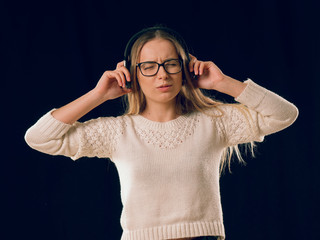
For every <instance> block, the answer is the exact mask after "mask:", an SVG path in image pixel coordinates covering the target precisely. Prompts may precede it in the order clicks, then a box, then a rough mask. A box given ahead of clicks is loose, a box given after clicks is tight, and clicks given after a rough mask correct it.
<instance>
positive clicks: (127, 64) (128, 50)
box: [124, 27, 190, 88]
mask: <svg viewBox="0 0 320 240" xmlns="http://www.w3.org/2000/svg"><path fill="white" fill-rule="evenodd" d="M158 30H160V31H164V32H166V33H168V34H169V35H171V36H173V37H174V38H175V39H176V40H177V41H178V42H179V44H180V45H181V46H182V48H183V50H184V52H185V54H186V56H187V60H188V62H189V61H190V56H189V49H188V46H187V44H186V42H185V41H184V39H183V38H182V36H181V35H180V34H179V33H178V32H176V31H175V30H173V29H171V28H168V27H149V28H145V29H142V30H141V31H140V32H137V33H136V34H134V35H133V36H132V37H131V38H130V40H129V42H128V43H127V45H126V48H125V50H124V66H125V67H126V68H127V69H128V70H129V71H130V66H131V59H130V54H131V48H132V46H133V44H134V43H135V42H136V40H137V39H138V38H139V37H141V36H142V35H143V34H145V33H147V32H156V31H158ZM126 88H131V82H127V81H126Z"/></svg>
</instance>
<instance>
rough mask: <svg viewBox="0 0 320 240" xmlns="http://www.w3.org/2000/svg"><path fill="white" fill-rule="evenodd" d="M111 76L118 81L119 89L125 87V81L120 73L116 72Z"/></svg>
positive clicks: (111, 73)
mask: <svg viewBox="0 0 320 240" xmlns="http://www.w3.org/2000/svg"><path fill="white" fill-rule="evenodd" d="M110 76H111V77H113V78H115V79H116V80H117V82H118V85H119V87H123V81H122V78H121V75H120V74H119V72H116V71H113V72H110Z"/></svg>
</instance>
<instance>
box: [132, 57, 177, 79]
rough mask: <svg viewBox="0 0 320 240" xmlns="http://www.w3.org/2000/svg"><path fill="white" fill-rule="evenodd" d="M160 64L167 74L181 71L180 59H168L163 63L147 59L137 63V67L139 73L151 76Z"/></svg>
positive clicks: (155, 72)
mask: <svg viewBox="0 0 320 240" xmlns="http://www.w3.org/2000/svg"><path fill="white" fill-rule="evenodd" d="M161 66H162V67H163V68H164V70H165V71H166V72H167V73H168V74H175V73H179V72H181V70H182V61H181V60H180V59H168V60H166V61H164V62H163V63H157V62H152V61H149V62H141V63H138V64H137V67H139V69H140V72H141V74H142V75H143V76H146V77H152V76H154V75H156V74H157V73H158V71H159V69H160V67H161Z"/></svg>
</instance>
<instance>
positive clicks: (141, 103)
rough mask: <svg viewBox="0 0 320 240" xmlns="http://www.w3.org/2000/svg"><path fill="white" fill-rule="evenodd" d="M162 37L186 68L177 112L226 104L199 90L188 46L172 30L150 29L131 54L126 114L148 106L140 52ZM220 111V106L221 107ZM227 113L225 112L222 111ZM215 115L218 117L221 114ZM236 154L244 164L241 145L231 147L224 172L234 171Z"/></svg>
mask: <svg viewBox="0 0 320 240" xmlns="http://www.w3.org/2000/svg"><path fill="white" fill-rule="evenodd" d="M155 38H161V39H165V40H168V41H170V42H171V43H172V44H173V45H174V46H175V48H176V50H177V53H178V56H179V58H180V59H181V60H182V61H183V70H182V78H183V84H182V88H181V91H180V92H179V94H178V95H177V97H176V107H177V112H179V113H181V114H187V113H191V112H195V111H200V112H203V113H206V110H208V109H210V108H214V107H217V106H218V105H221V104H223V103H222V102H219V101H216V100H213V99H212V98H210V97H207V96H205V95H204V93H203V92H202V91H201V90H200V89H199V88H195V86H194V84H193V82H192V78H191V76H190V72H189V66H188V65H189V61H188V59H189V56H187V55H186V52H185V49H184V48H183V47H182V46H181V44H180V43H179V41H178V40H177V39H176V38H175V37H174V36H173V35H171V34H170V33H168V32H166V31H164V30H161V29H156V30H154V31H147V32H146V33H144V34H142V35H141V36H140V37H139V38H138V39H137V40H136V41H135V43H134V44H133V45H132V48H131V54H130V62H131V66H128V67H130V75H131V81H132V83H131V89H132V91H131V92H130V93H128V94H127V95H126V97H125V101H126V106H127V110H126V114H128V115H136V114H141V113H142V112H143V111H144V109H145V107H146V98H145V96H144V94H143V92H142V90H141V88H140V85H139V82H138V78H137V67H136V65H137V63H138V59H139V56H140V52H141V49H142V47H143V46H144V44H146V43H147V42H149V41H151V40H153V39H155ZM233 105H235V106H236V107H239V108H242V109H243V108H244V107H243V106H242V105H240V104H233ZM217 109H218V110H219V108H217ZM220 112H221V114H220V115H219V116H222V115H223V112H222V111H220ZM219 116H215V117H219ZM246 145H248V146H249V147H250V150H251V152H252V154H253V146H254V145H253V143H250V144H246ZM233 155H236V156H237V158H238V159H239V161H240V162H242V163H244V161H243V158H242V157H241V153H240V150H239V147H238V145H236V146H231V147H227V148H226V149H225V151H224V153H223V155H222V159H221V163H220V173H222V172H223V170H224V169H225V167H226V166H227V165H228V167H229V171H230V164H231V160H232V157H233Z"/></svg>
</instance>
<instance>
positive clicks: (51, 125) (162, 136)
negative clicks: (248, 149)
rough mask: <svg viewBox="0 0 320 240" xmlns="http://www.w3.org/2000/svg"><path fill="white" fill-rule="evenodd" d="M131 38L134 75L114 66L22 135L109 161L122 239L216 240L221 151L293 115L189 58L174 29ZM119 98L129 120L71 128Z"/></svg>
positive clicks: (257, 90)
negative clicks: (227, 99)
mask: <svg viewBox="0 0 320 240" xmlns="http://www.w3.org/2000/svg"><path fill="white" fill-rule="evenodd" d="M132 42H133V43H132V46H130V47H129V55H128V58H127V59H126V61H125V62H126V63H128V62H129V64H130V65H129V66H128V68H130V71H129V70H128V69H127V68H126V67H125V66H124V64H125V62H120V63H118V65H117V68H116V69H115V70H113V71H106V72H105V73H104V74H103V75H102V77H101V78H100V80H99V82H98V84H97V85H96V87H95V88H94V89H93V90H91V91H89V92H88V93H87V94H85V95H84V96H82V97H80V98H79V99H77V100H75V101H73V102H71V103H69V104H67V105H65V106H63V107H61V108H59V109H54V110H51V111H50V112H48V113H47V114H45V115H44V116H43V117H42V118H41V119H40V120H39V121H38V122H37V123H36V124H35V125H34V126H32V127H31V128H30V129H29V130H28V131H27V133H26V136H25V139H26V141H27V143H28V144H29V145H30V146H31V147H32V148H35V149H37V150H39V151H41V152H44V153H48V154H52V155H65V156H68V157H71V158H72V159H74V160H76V159H78V158H80V157H83V156H86V157H94V156H97V157H102V158H110V159H111V160H112V161H113V162H114V163H115V165H116V167H117V170H118V172H119V177H120V183H121V199H122V203H123V211H122V216H121V225H122V228H123V235H122V238H121V239H122V240H138V239H145V240H151V239H154V240H159V239H161V240H162V239H219V240H222V239H224V238H225V232H224V225H223V219H222V208H221V202H220V194H219V176H220V171H221V170H222V169H223V167H224V165H225V164H226V163H227V162H228V159H229V160H230V158H228V157H227V156H228V154H226V153H228V152H229V156H230V153H231V152H232V150H236V152H237V153H239V152H238V151H237V145H238V144H241V143H250V142H253V141H259V142H261V141H263V138H264V136H265V135H268V134H271V133H274V132H277V131H280V130H282V129H284V128H286V127H288V126H289V125H291V124H292V123H293V122H294V121H295V119H296V117H297V115H298V110H297V108H296V107H295V106H294V105H293V104H291V103H289V102H288V101H286V100H285V99H283V98H281V97H280V96H278V95H276V94H275V93H272V92H271V91H268V90H266V89H265V88H263V87H261V86H259V85H257V84H256V83H254V82H253V81H252V80H247V81H245V82H241V81H238V80H236V79H233V78H231V77H229V76H227V75H225V74H223V73H222V72H221V71H220V69H219V68H218V67H217V66H216V65H215V64H214V63H213V62H203V61H199V60H197V59H196V58H195V57H194V56H191V55H189V53H188V51H187V48H186V46H185V45H184V42H183V39H182V38H181V37H180V36H179V35H178V34H176V33H175V32H174V31H173V30H170V29H167V28H162V27H159V28H157V27H156V28H149V29H146V30H143V31H142V32H140V33H139V34H137V35H136V37H135V38H134V40H132ZM126 81H128V82H131V85H132V87H131V89H128V88H126ZM200 89H210V90H211V89H212V90H217V91H219V92H222V93H225V94H229V95H230V96H232V97H234V98H235V99H236V101H238V102H239V103H241V104H222V103H219V102H216V101H213V100H211V99H210V98H208V97H205V96H204V95H203V94H202V92H201V91H200ZM123 95H125V96H126V97H127V100H128V110H127V113H126V114H125V115H123V116H119V117H116V118H114V117H103V118H98V119H94V120H90V121H87V122H84V123H79V122H77V120H78V119H79V118H81V117H82V116H83V115H85V114H86V113H88V112H89V111H90V110H92V109H93V108H95V107H97V106H98V105H100V104H102V103H104V102H106V101H108V100H110V99H115V98H118V97H120V96H123ZM240 158H241V157H240Z"/></svg>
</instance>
